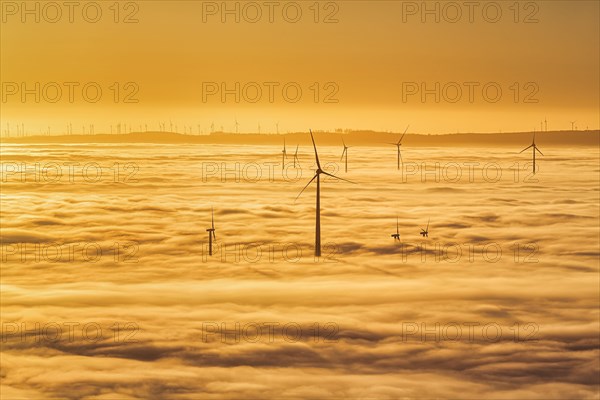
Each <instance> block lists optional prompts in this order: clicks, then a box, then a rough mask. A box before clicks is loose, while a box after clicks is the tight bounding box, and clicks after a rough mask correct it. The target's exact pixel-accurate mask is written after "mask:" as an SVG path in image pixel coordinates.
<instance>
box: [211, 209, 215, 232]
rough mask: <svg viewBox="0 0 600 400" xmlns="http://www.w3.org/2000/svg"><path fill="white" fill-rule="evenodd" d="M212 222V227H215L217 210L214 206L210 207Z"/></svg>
mask: <svg viewBox="0 0 600 400" xmlns="http://www.w3.org/2000/svg"><path fill="white" fill-rule="evenodd" d="M210 224H211V226H212V229H215V210H214V209H213V208H212V207H211V208H210Z"/></svg>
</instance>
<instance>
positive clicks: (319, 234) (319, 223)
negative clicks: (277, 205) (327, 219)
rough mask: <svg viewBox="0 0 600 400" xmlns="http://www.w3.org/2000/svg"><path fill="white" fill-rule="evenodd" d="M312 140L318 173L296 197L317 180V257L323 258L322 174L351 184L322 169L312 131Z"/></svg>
mask: <svg viewBox="0 0 600 400" xmlns="http://www.w3.org/2000/svg"><path fill="white" fill-rule="evenodd" d="M310 138H311V140H312V144H313V148H314V149H315V160H316V162H317V171H316V172H315V176H313V177H312V179H311V180H310V181H308V183H307V184H306V186H304V188H303V189H302V190H301V191H300V193H299V194H298V196H296V200H298V198H299V197H300V196H301V195H302V193H303V192H304V190H306V188H307V187H308V186H309V185H310V184H311V183H312V181H314V180H315V179H316V180H317V207H316V210H315V220H316V221H315V257H321V174H323V175H327V176H330V177H332V178H335V179H339V180H341V181H346V182H349V183H354V182H351V181H349V180H347V179H344V178H340V177H337V176H335V175H332V174H330V173H328V172H325V171H323V169H322V168H321V163H320V162H319V154H318V153H317V145H316V144H315V138H314V137H313V134H312V130H311V131H310Z"/></svg>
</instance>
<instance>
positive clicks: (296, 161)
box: [294, 144, 300, 168]
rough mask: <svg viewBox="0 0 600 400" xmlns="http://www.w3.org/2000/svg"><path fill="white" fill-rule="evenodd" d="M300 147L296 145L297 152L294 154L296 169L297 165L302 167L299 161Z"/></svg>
mask: <svg viewBox="0 0 600 400" xmlns="http://www.w3.org/2000/svg"><path fill="white" fill-rule="evenodd" d="M299 146H300V145H298V144H297V145H296V152H295V153H294V168H296V163H298V166H299V165H300V160H299V159H298V147H299Z"/></svg>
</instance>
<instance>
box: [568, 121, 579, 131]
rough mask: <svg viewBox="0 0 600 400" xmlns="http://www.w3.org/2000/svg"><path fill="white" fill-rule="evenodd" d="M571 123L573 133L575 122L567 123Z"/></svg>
mask: <svg viewBox="0 0 600 400" xmlns="http://www.w3.org/2000/svg"><path fill="white" fill-rule="evenodd" d="M569 122H570V123H571V130H572V131H574V130H575V122H577V121H569Z"/></svg>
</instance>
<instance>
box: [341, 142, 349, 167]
mask: <svg viewBox="0 0 600 400" xmlns="http://www.w3.org/2000/svg"><path fill="white" fill-rule="evenodd" d="M342 143H343V144H344V151H342V157H341V158H340V161H342V160H343V159H344V156H346V172H348V149H349V148H350V147H348V146H346V142H344V138H342Z"/></svg>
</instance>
